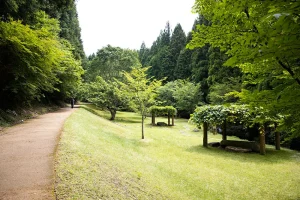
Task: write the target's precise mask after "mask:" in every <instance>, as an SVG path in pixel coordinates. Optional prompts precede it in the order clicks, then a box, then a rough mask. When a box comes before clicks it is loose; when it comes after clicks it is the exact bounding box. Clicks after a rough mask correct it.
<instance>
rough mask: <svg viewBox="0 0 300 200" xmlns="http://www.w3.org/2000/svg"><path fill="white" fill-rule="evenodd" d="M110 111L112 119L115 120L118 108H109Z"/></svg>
mask: <svg viewBox="0 0 300 200" xmlns="http://www.w3.org/2000/svg"><path fill="white" fill-rule="evenodd" d="M109 112H110V120H115V118H116V113H117V110H116V109H109Z"/></svg>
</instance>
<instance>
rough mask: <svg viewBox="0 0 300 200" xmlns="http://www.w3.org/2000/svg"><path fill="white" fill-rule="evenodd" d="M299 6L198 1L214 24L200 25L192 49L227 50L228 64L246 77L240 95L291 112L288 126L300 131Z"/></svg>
mask: <svg viewBox="0 0 300 200" xmlns="http://www.w3.org/2000/svg"><path fill="white" fill-rule="evenodd" d="M299 5H300V2H299V1H233V0H232V1H231V0H230V1H209V0H196V3H195V6H194V10H195V11H196V12H198V13H201V15H203V16H204V17H205V18H206V19H207V20H209V21H210V22H211V24H209V25H205V24H202V25H197V30H195V31H194V32H193V39H192V40H191V41H190V43H189V44H188V47H189V48H191V49H193V48H198V47H203V46H205V45H207V44H210V45H211V46H212V47H218V48H220V50H221V51H224V52H226V54H227V55H228V59H227V61H226V63H225V65H227V66H238V67H239V68H240V69H241V70H242V71H243V73H244V75H245V78H244V82H243V89H242V91H241V93H239V94H238V95H237V96H238V97H239V98H241V100H242V101H243V102H244V103H248V104H250V105H253V106H254V105H255V106H257V105H260V106H263V107H265V108H266V109H268V110H270V111H272V112H270V113H269V114H270V115H273V116H274V115H276V114H277V113H281V114H283V115H285V116H286V117H285V123H283V126H282V128H283V129H285V130H288V131H289V132H292V133H294V134H298V135H299V131H297V130H300V124H299V119H300V114H299V113H300V112H299V111H300V110H299V108H300V107H299V102H300V96H299V90H300V79H299V76H300V71H299V69H300V68H299V67H300V66H299V51H300V50H299V46H300V44H299V39H298V38H299V37H300V32H299V30H300V23H299V22H300V20H299V14H298V13H299V8H300V6H299ZM267 85H268V87H265V86H267ZM262 86H263V87H262Z"/></svg>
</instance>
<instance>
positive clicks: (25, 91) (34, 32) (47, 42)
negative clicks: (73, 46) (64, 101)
mask: <svg viewBox="0 0 300 200" xmlns="http://www.w3.org/2000/svg"><path fill="white" fill-rule="evenodd" d="M36 19H37V24H36V26H35V27H34V29H32V28H31V27H30V26H28V25H23V24H22V23H21V22H20V21H12V20H10V21H9V22H3V21H1V22H0V38H1V40H0V47H1V48H0V49H1V50H0V58H1V59H0V60H1V64H0V69H1V81H0V85H1V88H2V90H1V91H0V96H1V99H2V97H4V96H6V97H7V99H6V101H7V102H10V101H12V102H14V101H16V102H18V101H22V102H23V103H29V102H30V101H32V100H34V99H40V98H41V97H44V96H45V93H53V92H54V91H60V89H63V88H69V86H72V85H73V84H75V85H76V84H77V83H78V82H79V81H80V76H81V74H82V73H83V71H82V69H81V66H80V63H79V62H78V61H76V60H75V59H74V58H73V56H72V54H70V51H69V50H70V49H69V48H70V47H69V46H70V45H69V43H68V42H67V41H63V40H59V38H58V31H59V27H58V21H57V20H55V19H50V18H48V16H47V15H45V14H44V13H42V12H40V13H37V15H36ZM64 81H67V82H68V83H67V84H66V85H62V84H64V83H63V82H64ZM60 92H66V91H65V90H63V91H60ZM2 103H5V102H2ZM10 103H11V102H10ZM1 106H3V105H1Z"/></svg>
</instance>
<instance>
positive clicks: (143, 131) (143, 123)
mask: <svg viewBox="0 0 300 200" xmlns="http://www.w3.org/2000/svg"><path fill="white" fill-rule="evenodd" d="M142 139H145V137H144V115H142Z"/></svg>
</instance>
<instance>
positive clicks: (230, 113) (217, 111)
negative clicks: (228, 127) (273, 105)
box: [190, 104, 283, 128]
mask: <svg viewBox="0 0 300 200" xmlns="http://www.w3.org/2000/svg"><path fill="white" fill-rule="evenodd" d="M282 118H283V116H280V115H277V116H276V117H269V111H268V110H267V109H264V108H262V107H251V106H249V105H235V104H230V105H215V106H212V105H206V106H201V107H197V108H196V109H195V112H194V113H193V114H192V115H191V118H190V121H192V122H193V123H195V124H196V125H197V127H199V128H200V127H201V124H202V123H204V122H206V123H208V124H212V125H222V124H223V123H224V121H225V120H226V121H227V122H231V123H240V124H243V125H244V126H245V127H251V126H253V125H254V124H269V125H274V123H280V122H281V121H282Z"/></svg>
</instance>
